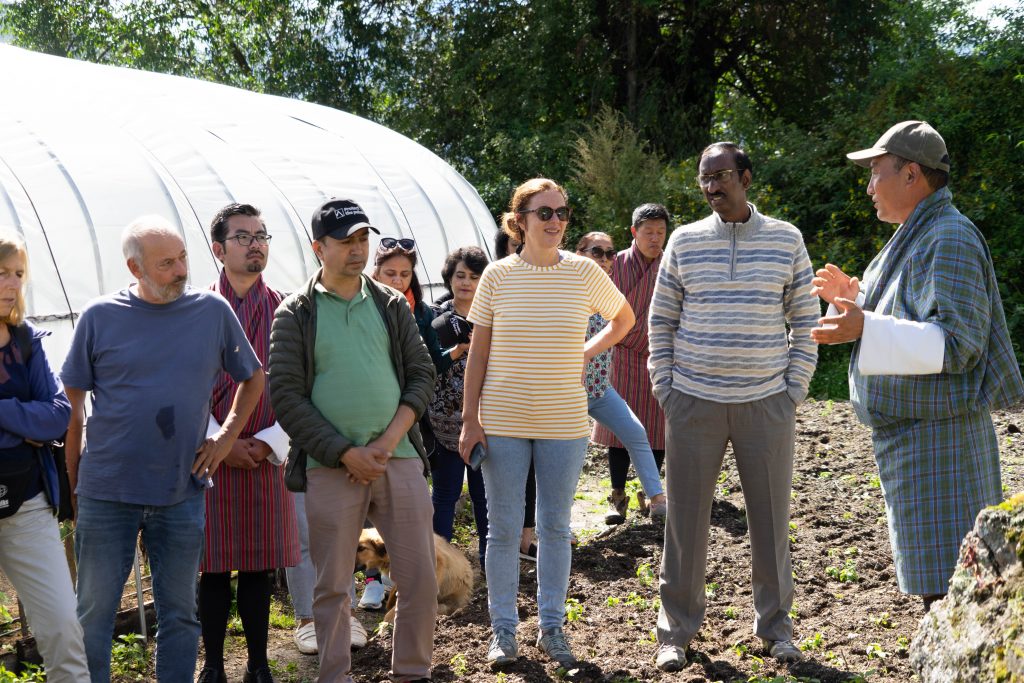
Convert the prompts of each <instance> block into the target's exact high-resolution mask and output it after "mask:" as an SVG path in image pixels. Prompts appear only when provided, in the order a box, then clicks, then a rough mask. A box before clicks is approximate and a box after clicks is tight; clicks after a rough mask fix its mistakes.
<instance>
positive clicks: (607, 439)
mask: <svg viewBox="0 0 1024 683" xmlns="http://www.w3.org/2000/svg"><path fill="white" fill-rule="evenodd" d="M668 222H669V215H668V210H667V209H666V208H665V207H664V206H662V205H661V204H642V205H640V206H638V207H636V209H634V210H633V222H632V225H630V228H629V231H630V232H631V233H632V235H633V244H632V245H630V247H629V249H624V250H622V251H620V252H619V253H618V254H616V255H615V260H614V261H613V262H612V272H611V277H612V282H614V283H615V286H616V287H618V289H619V291H620V292H622V293H623V294H624V295H625V297H626V301H627V302H628V303H629V306H630V308H632V309H633V312H634V313H635V314H636V324H635V325H633V328H632V329H631V330H630V331H629V332H627V333H626V336H625V337H623V338H622V341H620V342H619V343H618V344H616V345H615V346H614V347H613V348H612V378H611V384H612V387H614V389H615V391H616V392H617V393H618V394H619V396H621V397H622V398H623V400H625V401H626V405H628V406H629V409H630V410H632V411H633V413H634V414H635V415H636V416H637V417H638V418H639V419H640V423H641V424H642V425H643V426H644V429H645V430H646V431H647V440H648V442H649V443H650V446H651V450H652V452H653V453H654V463H655V466H656V467H657V470H658V471H659V472H660V471H661V464H662V462H663V461H664V460H665V415H664V413H663V412H662V410H661V406H659V405H658V402H657V400H655V398H654V394H653V393H652V391H651V377H650V375H649V374H648V372H647V359H648V357H649V355H650V345H649V339H648V333H647V316H648V314H649V312H650V308H651V297H652V296H653V295H654V284H655V282H656V281H657V279H658V267H659V266H660V264H661V255H662V248H663V247H664V246H665V236H666V234H667V233H668ZM593 441H594V443H598V444H601V445H603V446H607V447H608V470H609V474H610V476H611V480H612V481H611V483H612V492H611V495H610V496H609V497H608V503H609V508H608V513H607V514H606V515H605V522H606V523H608V524H621V523H622V522H624V521H626V509H627V508H628V505H629V501H628V500H627V499H626V475H627V472H628V470H629V462H630V459H629V451H628V450H627V449H626V446H625V444H623V443H622V442H621V441H620V440H619V439H618V437H616V436H615V434H614V433H613V432H612V431H611V430H610V429H608V427H606V426H605V425H604V424H602V423H600V422H595V423H594V435H593ZM636 499H637V508H638V509H639V510H640V513H641V514H648V513H650V515H651V517H652V519H654V520H655V521H656V522H658V523H661V522H662V521H663V520H664V519H665V512H666V506H665V499H664V496H658V497H657V500H652V501H651V503H650V505H648V503H647V500H646V496H645V495H644V492H643V491H637V493H636Z"/></svg>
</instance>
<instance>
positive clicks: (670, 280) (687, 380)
mask: <svg viewBox="0 0 1024 683" xmlns="http://www.w3.org/2000/svg"><path fill="white" fill-rule="evenodd" d="M699 169H700V171H699V172H700V175H699V176H698V177H697V180H698V183H699V185H700V188H701V190H702V192H703V193H704V197H705V199H706V200H707V202H708V204H709V205H710V206H711V209H712V211H713V213H712V214H711V215H710V216H708V217H707V218H705V219H703V220H701V221H697V222H696V223H691V224H689V225H685V226H683V227H680V228H678V229H676V230H675V231H674V232H673V233H672V235H671V237H670V238H669V242H668V245H667V247H666V249H665V254H664V257H663V258H662V263H661V270H660V272H659V275H658V281H657V284H656V286H655V289H654V299H653V301H652V303H651V312H650V321H649V328H650V338H651V356H650V361H649V362H648V369H649V370H650V373H651V383H652V385H653V390H654V394H655V396H656V397H657V399H658V401H659V402H660V403H661V406H662V408H663V409H664V411H665V419H666V441H665V455H666V457H665V482H666V492H667V494H668V500H669V505H668V518H667V520H666V528H665V550H664V554H663V556H662V565H661V588H660V591H661V610H660V613H659V614H658V642H659V649H658V656H657V664H658V667H659V668H661V669H663V670H665V671H676V670H678V669H681V668H682V667H683V666H685V664H686V646H687V644H688V643H689V642H690V640H692V639H693V637H694V636H695V635H696V634H697V631H698V630H699V629H700V626H701V623H702V622H703V620H704V611H705V598H704V579H705V576H704V575H705V569H706V565H707V545H708V527H709V524H710V520H711V502H712V500H713V498H714V493H715V482H716V480H717V477H718V474H719V471H720V470H721V468H722V459H723V457H724V455H725V446H726V443H727V442H731V443H732V447H733V452H734V453H735V457H736V466H737V469H738V470H739V474H740V480H741V482H742V486H743V495H744V500H745V501H746V508H747V523H748V526H749V529H750V548H751V554H752V565H753V566H752V573H751V576H752V582H753V592H754V613H755V618H754V633H755V634H756V635H757V636H759V637H760V638H761V639H762V641H763V642H764V645H765V649H766V650H767V652H768V654H769V655H770V656H772V657H774V658H775V659H777V660H779V661H797V660H799V659H800V658H801V653H800V650H799V649H797V648H796V647H795V646H794V645H793V643H792V637H793V624H792V621H791V619H790V617H789V610H790V607H791V606H792V604H793V572H792V568H791V565H790V556H789V539H788V535H789V497H790V489H791V485H792V476H793V444H794V431H795V418H794V415H795V411H796V406H797V404H798V403H800V401H802V400H803V399H804V397H805V396H806V394H807V386H808V384H809V383H810V381H811V375H813V374H814V366H815V362H816V361H817V350H816V348H815V344H814V342H813V341H812V340H811V338H810V331H811V329H813V328H814V326H815V324H816V322H817V319H818V317H819V316H820V314H821V311H820V308H819V305H818V303H817V302H816V301H815V299H814V298H813V297H812V296H811V279H812V278H813V272H812V270H811V263H810V259H808V257H807V250H806V249H805V247H804V243H803V238H802V237H801V235H800V232H799V231H798V230H797V229H796V228H795V227H793V226H792V225H790V224H789V223H785V222H783V221H780V220H777V219H774V218H770V217H768V216H763V215H761V214H760V213H758V211H757V208H756V207H755V206H754V205H753V204H750V203H748V202H747V189H748V188H749V187H750V183H751V180H752V170H753V169H752V166H751V163H750V158H749V157H748V156H747V155H746V153H745V152H744V151H743V150H742V149H740V148H739V147H738V146H737V145H735V144H733V143H730V142H719V143H715V144H713V145H711V146H709V147H708V148H707V149H705V150H704V151H703V152H702V153H701V158H700V167H699Z"/></svg>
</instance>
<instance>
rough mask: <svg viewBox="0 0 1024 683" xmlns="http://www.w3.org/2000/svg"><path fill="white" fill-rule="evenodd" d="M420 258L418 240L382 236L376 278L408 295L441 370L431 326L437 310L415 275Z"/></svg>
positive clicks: (375, 270)
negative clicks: (425, 295) (426, 300)
mask: <svg viewBox="0 0 1024 683" xmlns="http://www.w3.org/2000/svg"><path fill="white" fill-rule="evenodd" d="M417 260H418V259H417V257H416V241H415V240H412V239H409V238H408V237H402V238H400V239H396V238H394V237H382V238H381V240H380V246H378V247H377V254H376V255H375V256H374V258H373V265H374V268H373V279H374V280H376V281H377V282H380V283H382V284H385V285H387V286H389V287H392V288H394V289H397V290H398V291H399V292H401V293H402V294H404V295H405V298H406V300H407V301H408V302H409V308H411V309H412V313H413V315H414V316H415V317H416V325H417V326H418V327H419V328H420V337H422V338H423V343H424V344H426V345H427V350H428V351H430V358H431V359H432V360H433V361H434V365H435V366H436V367H437V368H438V369H439V370H440V364H441V362H442V361H441V347H440V346H439V345H438V342H437V333H436V332H434V330H433V328H431V327H430V323H431V322H433V320H434V312H433V311H432V310H431V308H430V306H429V305H427V302H425V301H424V300H423V288H422V287H421V286H420V279H419V277H418V276H417V275H416V262H417Z"/></svg>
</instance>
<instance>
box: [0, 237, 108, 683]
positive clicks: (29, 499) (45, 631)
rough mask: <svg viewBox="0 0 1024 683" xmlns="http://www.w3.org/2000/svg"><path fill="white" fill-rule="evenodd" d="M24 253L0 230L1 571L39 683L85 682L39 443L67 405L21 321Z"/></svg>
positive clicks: (52, 487)
mask: <svg viewBox="0 0 1024 683" xmlns="http://www.w3.org/2000/svg"><path fill="white" fill-rule="evenodd" d="M27 276H28V254H27V252H26V251H25V245H24V243H23V242H22V241H21V239H20V238H19V237H17V236H16V235H14V234H13V233H8V232H3V233H0V323H2V324H0V399H3V400H0V419H2V421H3V429H0V484H2V486H0V488H2V489H3V491H2V492H0V502H2V506H0V571H2V572H3V573H4V574H5V575H6V576H7V578H8V580H9V581H10V582H11V584H13V585H14V590H15V591H16V592H17V594H18V598H19V599H20V600H21V602H22V604H23V605H24V607H25V609H24V613H23V614H22V618H23V619H26V618H27V622H28V624H29V626H31V628H32V634H33V635H34V636H35V637H36V642H37V643H38V645H39V652H40V654H42V656H43V664H44V666H45V667H46V680H48V681H53V682H54V683H88V681H89V669H88V665H87V664H86V658H85V646H84V645H83V644H82V627H81V626H80V625H79V623H78V616H77V614H76V613H75V610H76V600H75V590H74V588H73V587H72V585H71V574H70V572H69V571H68V563H67V558H65V556H64V545H63V544H62V543H61V540H60V529H59V527H58V526H57V519H56V517H55V516H54V512H55V511H56V510H57V506H58V502H59V487H58V479H57V465H56V462H55V460H54V457H53V454H52V452H51V451H50V449H49V448H41V447H40V446H41V444H42V443H45V442H48V441H52V440H53V439H59V438H61V436H62V435H63V434H64V431H65V430H66V429H67V427H68V419H69V418H70V417H71V403H69V402H68V398H67V396H66V395H65V394H64V388H63V386H62V385H61V382H60V379H59V378H58V377H57V375H56V374H55V373H54V372H53V369H52V368H51V367H50V363H49V362H48V360H47V358H46V352H45V351H43V345H42V338H43V337H45V336H47V335H48V334H49V333H48V332H43V331H42V330H38V329H36V328H35V327H33V326H31V325H30V324H29V323H27V322H26V321H25V296H24V287H25V280H26V279H27Z"/></svg>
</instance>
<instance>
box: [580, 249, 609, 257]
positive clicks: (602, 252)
mask: <svg viewBox="0 0 1024 683" xmlns="http://www.w3.org/2000/svg"><path fill="white" fill-rule="evenodd" d="M587 252H590V255H591V256H593V257H594V258H598V259H601V258H607V259H613V258H615V248H614V247H612V248H611V249H602V248H601V247H590V248H589V249H584V250H583V253H587Z"/></svg>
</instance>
